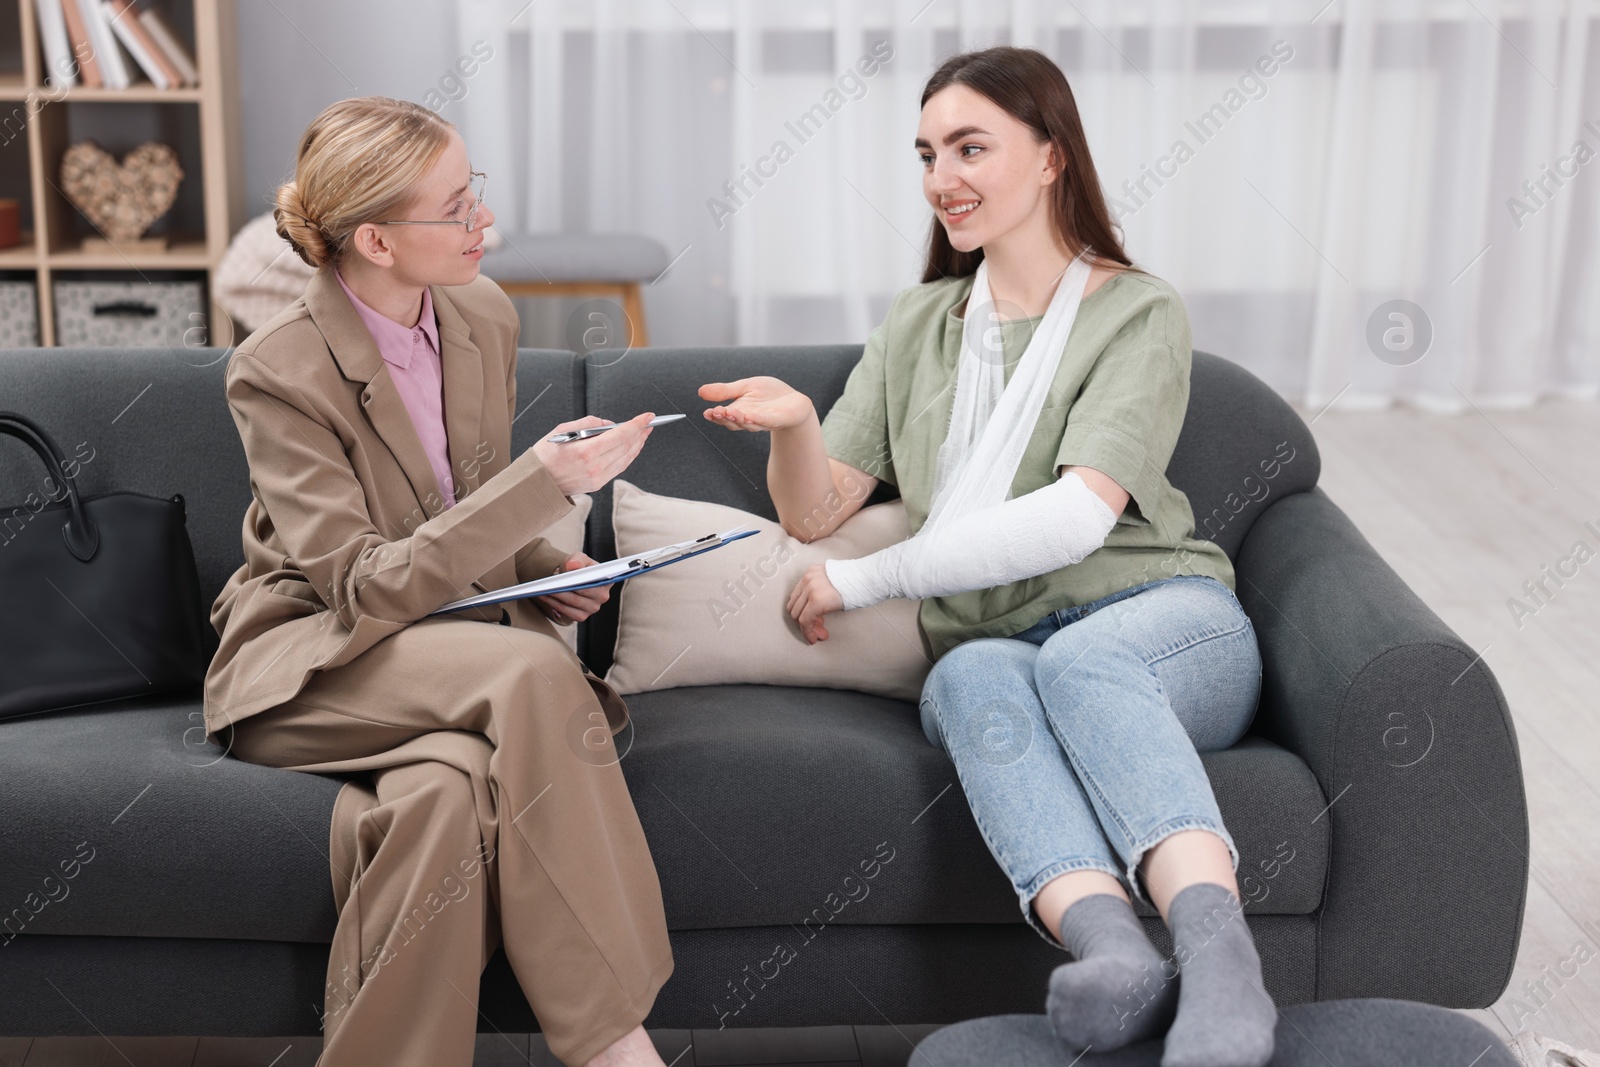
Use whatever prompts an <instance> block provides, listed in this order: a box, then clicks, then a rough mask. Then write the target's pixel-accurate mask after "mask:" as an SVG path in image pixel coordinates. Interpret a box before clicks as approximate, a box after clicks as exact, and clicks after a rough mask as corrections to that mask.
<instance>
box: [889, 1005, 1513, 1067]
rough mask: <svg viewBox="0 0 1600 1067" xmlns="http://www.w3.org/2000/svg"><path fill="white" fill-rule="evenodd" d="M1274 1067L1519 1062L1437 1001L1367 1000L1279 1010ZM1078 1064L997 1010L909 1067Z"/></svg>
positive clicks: (927, 1041)
mask: <svg viewBox="0 0 1600 1067" xmlns="http://www.w3.org/2000/svg"><path fill="white" fill-rule="evenodd" d="M1273 1039H1274V1042H1275V1047H1274V1049H1273V1053H1272V1059H1271V1060H1270V1061H1268V1067H1402V1065H1403V1067H1435V1065H1436V1067H1468V1065H1469V1064H1470V1065H1471V1067H1518V1064H1517V1060H1516V1057H1515V1056H1513V1055H1512V1054H1511V1050H1510V1049H1508V1048H1507V1047H1506V1046H1505V1043H1504V1042H1503V1041H1501V1040H1500V1039H1499V1038H1497V1037H1495V1035H1494V1034H1493V1032H1491V1031H1490V1030H1489V1029H1488V1028H1487V1027H1485V1026H1484V1025H1483V1024H1482V1023H1480V1022H1478V1021H1477V1020H1476V1019H1472V1018H1470V1017H1468V1016H1465V1015H1461V1014H1458V1013H1456V1012H1453V1011H1450V1010H1449V1009H1448V1008H1440V1007H1436V1006H1434V1005H1432V1004H1418V1003H1415V1002H1412V1001H1409V1000H1388V999H1384V998H1378V997H1373V998H1365V999H1353V1000H1325V1001H1320V1002H1317V1003H1312V1004H1295V1005H1292V1006H1290V1007H1287V1008H1283V1009H1280V1010H1279V1012H1278V1028H1277V1031H1276V1032H1275V1034H1274V1038H1273ZM1161 1052H1162V1042H1161V1041H1157V1040H1151V1041H1141V1042H1137V1043H1135V1044H1132V1045H1127V1046H1125V1047H1123V1048H1120V1049H1115V1050H1113V1051H1110V1052H1096V1051H1094V1050H1093V1049H1090V1050H1089V1051H1087V1052H1085V1053H1084V1054H1083V1055H1082V1056H1081V1057H1080V1058H1078V1059H1077V1060H1076V1065H1077V1067H1097V1065H1098V1067H1159V1064H1160V1063H1161ZM1073 1062H1074V1059H1073V1056H1072V1055H1071V1054H1070V1053H1068V1051H1067V1049H1066V1046H1064V1045H1063V1044H1062V1043H1061V1042H1060V1040H1059V1039H1057V1037H1056V1035H1055V1031H1054V1030H1052V1029H1051V1028H1050V1020H1049V1018H1047V1017H1046V1016H1043V1015H993V1016H989V1017H988V1018H983V1019H969V1020H967V1021H966V1022H960V1023H955V1024H953V1025H951V1026H946V1027H944V1028H943V1029H941V1030H935V1031H934V1032H933V1033H931V1034H929V1035H928V1036H927V1037H925V1038H923V1039H922V1040H921V1041H920V1042H918V1043H917V1047H916V1048H915V1049H914V1050H913V1051H912V1053H911V1059H910V1061H909V1063H908V1067H965V1065H968V1064H983V1065H984V1067H1067V1065H1068V1064H1071V1063H1073Z"/></svg>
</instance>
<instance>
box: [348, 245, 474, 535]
mask: <svg viewBox="0 0 1600 1067" xmlns="http://www.w3.org/2000/svg"><path fill="white" fill-rule="evenodd" d="M334 277H336V278H338V279H339V286H340V288H342V289H343V290H344V295H345V296H347V297H349V298H350V303H351V304H352V305H354V307H355V309H356V314H358V315H360V316H361V321H362V322H364V323H366V325H367V331H368V332H369V333H371V334H372V339H373V340H374V341H376V342H377V344H378V354H379V355H381V356H382V357H383V359H384V362H385V363H387V364H389V377H390V378H392V379H394V385H395V389H396V390H398V391H399V393H400V399H402V400H404V401H405V404H406V410H407V411H409V412H410V413H411V424H412V425H413V426H415V427H416V429H417V437H418V438H420V439H421V441H422V450H423V451H424V452H426V453H427V455H428V462H429V463H430V464H431V465H432V466H433V476H434V477H435V478H436V479H437V480H438V482H439V491H440V492H441V493H443V494H444V501H445V507H446V508H449V507H452V506H453V505H454V504H455V502H456V489H455V480H454V479H453V478H452V477H451V474H450V447H449V440H448V438H446V437H445V432H444V371H443V362H442V361H441V359H440V357H439V324H438V322H437V321H436V320H435V318H434V314H433V292H432V290H429V289H426V288H424V289H423V290H422V315H421V316H420V317H419V318H418V319H417V324H416V325H415V326H402V325H400V324H399V323H398V322H395V321H394V320H393V319H391V318H389V317H388V316H386V315H384V314H382V313H380V312H377V311H374V310H373V309H372V308H370V307H368V306H367V305H366V304H364V303H362V302H361V298H360V297H358V296H356V294H355V293H353V292H351V290H350V287H349V286H348V285H345V283H344V278H343V277H341V276H340V275H339V272H338V271H334Z"/></svg>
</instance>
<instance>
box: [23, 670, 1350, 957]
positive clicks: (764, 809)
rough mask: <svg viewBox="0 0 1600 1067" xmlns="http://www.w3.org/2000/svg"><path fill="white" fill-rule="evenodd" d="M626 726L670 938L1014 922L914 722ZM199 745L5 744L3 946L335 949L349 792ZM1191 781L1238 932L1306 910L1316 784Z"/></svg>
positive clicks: (865, 700) (896, 715)
mask: <svg viewBox="0 0 1600 1067" xmlns="http://www.w3.org/2000/svg"><path fill="white" fill-rule="evenodd" d="M628 704H629V708H630V710H631V712H632V720H633V721H632V724H631V725H630V726H629V727H628V728H627V729H626V730H624V732H623V733H622V734H620V735H618V737H617V745H618V750H619V751H621V752H623V753H624V755H623V757H622V767H623V773H624V774H625V775H626V777H627V779H628V784H629V788H630V790H631V792H632V795H633V798H634V805H635V807H636V808H637V810H638V812H639V819H640V822H641V824H642V825H643V826H644V829H645V834H646V836H647V838H648V840H649V842H650V850H651V854H652V856H653V858H654V860H655V863H656V867H657V870H658V872H659V874H660V878H661V885H662V893H663V896H664V898H665V902H666V910H667V918H668V922H669V925H670V926H671V927H672V928H673V929H675V930H687V929H715V928H727V927H740V926H779V925H783V924H787V923H794V924H803V923H804V922H805V920H806V918H807V917H808V916H817V915H818V909H826V911H825V912H823V914H826V915H828V920H827V921H828V922H829V923H830V924H831V923H851V924H857V923H865V924H877V923H1011V922H1015V923H1021V922H1022V916H1021V913H1020V912H1019V910H1018V907H1017V902H1016V899H1015V897H1014V896H1013V895H1012V893H1011V889H1010V886H1009V884H1008V883H1007V881H1006V879H1005V877H1004V875H1003V874H1002V873H1001V872H1000V870H999V868H998V867H997V866H996V865H995V863H994V860H993V858H992V857H991V856H990V854H989V852H988V849H987V846H985V844H984V843H983V839H982V838H981V837H980V836H979V835H978V831H977V828H976V826H975V825H974V823H973V821H972V816H971V813H970V811H969V810H968V808H967V806H966V803H965V801H964V798H963V796H962V794H961V789H960V786H959V784H957V782H956V775H955V770H954V767H953V766H952V765H951V764H950V762H949V759H948V757H947V756H945V755H944V753H942V752H941V751H939V750H938V749H935V748H934V747H933V746H931V745H929V744H928V742H927V740H926V738H924V737H923V734H922V728H921V725H920V723H919V721H918V718H917V713H916V708H915V706H914V705H911V704H908V703H904V702H902V701H897V700H889V699H886V698H882V697H872V696H866V695H863V694H857V693H850V692H845V691H839V690H817V689H799V688H789V687H782V686H760V685H736V686H704V687H693V688H682V689H668V690H661V691H658V692H653V693H641V694H638V695H636V696H633V697H629V698H628ZM200 724H201V719H200V702H199V699H198V696H197V697H196V698H195V699H193V700H191V701H163V700H159V699H154V698H150V699H145V700H137V701H121V702H117V703H115V704H106V705H101V706H97V707H94V708H83V709H79V710H76V711H68V712H56V713H52V714H48V715H39V716H31V717H27V718H22V719H14V720H10V721H7V722H3V723H0V856H3V857H4V862H3V863H0V900H4V901H6V902H7V904H8V906H12V907H13V910H12V912H10V913H9V915H8V916H7V918H9V919H10V925H9V927H8V928H7V929H6V930H5V932H4V934H0V936H7V935H16V934H93V935H106V936H111V935H122V936H141V937H186V938H193V937H220V938H246V939H261V940H279V941H318V942H328V941H330V940H331V939H332V937H333V928H334V923H335V920H336V918H337V916H336V912H335V908H334V903H333V890H332V884H331V878H330V874H329V870H328V828H329V821H330V819H331V816H332V811H333V801H334V797H335V795H336V794H337V792H338V788H339V785H340V782H341V779H340V778H338V777H336V776H324V775H313V774H305V773H301V772H297V771H285V770H279V769H277V768H272V767H262V766H257V765H254V764H250V763H245V762H243V761H241V760H238V759H236V758H234V757H231V756H230V757H226V758H220V759H219V756H221V750H220V749H218V748H216V747H215V746H210V745H207V744H206V743H205V739H204V732H203V730H202V729H201V728H200ZM1202 760H1203V761H1204V763H1205V767H1206V770H1207V772H1208V773H1209V774H1210V776H1211V781H1212V785H1213V788H1214V790H1215V792H1216V794H1217V800H1218V803H1219V804H1220V806H1221V809H1222V814H1223V818H1224V819H1225V820H1226V822H1227V824H1228V826H1229V827H1230V829H1232V831H1233V833H1234V836H1235V840H1236V842H1237V844H1238V846H1239V849H1240V853H1241V857H1242V863H1241V866H1240V870H1239V877H1240V882H1241V894H1242V896H1243V897H1244V899H1245V902H1246V910H1247V911H1249V912H1251V913H1252V914H1292V915H1303V914H1308V913H1310V912H1312V911H1314V910H1316V908H1317V907H1318V905H1319V903H1320V900H1321V893H1322V883H1323V876H1324V871H1325V868H1326V864H1327V855H1328V840H1327V828H1328V825H1329V820H1328V819H1327V818H1322V817H1320V814H1321V812H1322V809H1323V808H1324V806H1325V805H1326V803H1327V801H1326V800H1325V799H1324V797H1323V795H1322V793H1321V791H1320V790H1319V789H1318V787H1317V784H1316V782H1315V780H1314V779H1313V778H1312V775H1311V773H1310V771H1309V770H1308V769H1307V768H1306V766H1305V765H1304V764H1303V763H1302V762H1301V761H1300V760H1299V759H1298V758H1296V757H1295V756H1293V755H1291V754H1290V753H1288V752H1287V751H1285V750H1284V749H1281V748H1278V747H1277V746H1276V745H1273V744H1271V743H1270V742H1267V741H1265V740H1262V739H1258V738H1247V739H1246V740H1245V741H1243V742H1241V743H1240V744H1239V745H1238V746H1236V747H1235V748H1233V749H1230V750H1228V751H1226V752H1219V753H1212V754H1207V755H1205V756H1203V757H1202ZM80 846H86V848H87V850H88V851H83V852H80ZM90 851H92V855H91V854H89V852H90ZM885 856H887V857H889V858H888V859H887V860H885V858H884V857H885ZM74 860H77V861H79V862H78V865H77V867H76V868H75V869H74V874H73V876H72V877H70V878H67V877H65V873H64V870H63V869H62V867H61V864H62V862H63V861H68V862H69V863H70V862H71V861H74ZM874 861H876V862H877V864H878V865H879V866H878V867H872V864H873V863H874ZM863 863H866V864H867V865H868V867H869V868H871V869H873V870H875V871H877V872H878V877H876V878H874V879H870V880H866V881H864V880H863V877H862V875H863V872H864V870H865V869H864V868H863V867H862V864H863ZM852 876H853V878H852V881H850V882H848V883H847V882H846V878H851V877H852ZM47 878H48V879H51V881H50V882H48V883H47V881H46V879H47ZM1252 879H1253V882H1252V881H1251V880H1252ZM30 901H32V903H31V904H30V903H29V902H30ZM841 901H848V903H844V904H841V903H840V902H841ZM17 907H21V908H23V909H25V910H24V911H22V912H18V911H17V910H16V908H17ZM1139 909H1140V913H1141V914H1144V915H1154V914H1155V913H1154V911H1153V910H1151V909H1149V907H1148V906H1147V905H1144V904H1140V905H1139Z"/></svg>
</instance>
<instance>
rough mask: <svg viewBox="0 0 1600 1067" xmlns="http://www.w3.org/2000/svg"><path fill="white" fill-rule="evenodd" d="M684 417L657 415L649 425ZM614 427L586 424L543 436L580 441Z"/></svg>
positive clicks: (549, 439) (674, 420)
mask: <svg viewBox="0 0 1600 1067" xmlns="http://www.w3.org/2000/svg"><path fill="white" fill-rule="evenodd" d="M686 418H688V416H687V415H682V414H679V415H657V416H656V417H655V418H653V419H651V420H650V425H651V426H660V425H661V424H662V423H664V422H677V421H678V420H679V419H686ZM616 427H617V423H612V424H611V425H609V426H586V427H584V428H583V429H581V430H567V431H565V432H563V433H555V434H551V435H550V436H549V437H547V438H545V440H547V441H581V440H583V439H584V438H586V437H593V436H594V435H595V434H598V433H605V432H606V431H607V430H614V429H616Z"/></svg>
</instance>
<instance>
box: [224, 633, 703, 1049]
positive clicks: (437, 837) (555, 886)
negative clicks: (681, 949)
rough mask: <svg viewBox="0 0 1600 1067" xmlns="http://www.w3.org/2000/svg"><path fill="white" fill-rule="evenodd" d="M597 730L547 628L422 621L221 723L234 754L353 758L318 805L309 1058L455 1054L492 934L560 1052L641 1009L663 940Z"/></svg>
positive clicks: (659, 980)
mask: <svg viewBox="0 0 1600 1067" xmlns="http://www.w3.org/2000/svg"><path fill="white" fill-rule="evenodd" d="M595 724H599V725H598V726H596V725H595ZM605 724H606V720H605V717H604V713H603V711H602V710H601V704H600V702H599V700H598V698H597V697H596V696H595V694H594V691H593V690H592V689H591V688H590V686H589V683H588V682H586V681H585V680H584V676H583V674H582V672H581V670H580V669H579V668H578V667H577V666H576V665H575V664H574V663H573V661H572V659H571V657H570V655H569V654H568V653H567V652H566V650H565V649H564V648H563V647H561V645H560V640H559V638H556V637H552V636H549V635H546V634H542V633H537V632H534V631H531V630H523V629H517V628H514V627H511V626H496V625H493V624H491V623H486V622H478V621H474V620H468V619H453V618H428V619H423V620H421V621H419V622H417V623H414V624H413V625H411V626H409V627H407V628H406V629H404V630H401V631H400V632H398V633H396V634H392V635H391V636H389V637H387V638H385V639H384V640H382V641H380V642H379V643H378V644H376V645H374V646H373V647H372V648H370V649H368V650H367V651H366V652H364V653H362V654H361V655H360V656H358V657H357V658H356V659H355V660H353V661H351V662H350V663H348V664H345V665H344V666H341V667H338V668H334V669H332V670H329V671H325V672H318V673H317V674H314V675H313V676H312V678H311V680H310V682H309V683H308V684H307V686H306V687H305V688H304V689H303V690H302V691H301V692H300V693H299V694H298V695H297V696H296V698H295V699H294V700H291V701H289V702H287V703H285V704H281V705H278V706H277V707H274V708H270V709H268V710H267V711H265V712H262V713H260V714H259V715H256V716H252V717H250V718H248V719H245V720H243V721H242V722H240V723H238V724H236V725H235V727H234V735H233V739H232V751H233V753H234V754H235V755H237V756H238V757H239V758H241V759H244V760H247V761H249V762H252V763H261V764H266V765H268V766H273V767H285V768H289V769H293V770H301V771H326V772H348V771H362V770H365V771H371V772H372V775H371V782H372V784H371V786H368V785H366V784H365V782H364V781H362V780H360V779H358V780H356V781H352V782H350V783H347V784H346V785H345V786H344V787H343V788H342V789H341V790H340V792H339V796H338V799H337V801H336V803H335V812H334V818H333V828H332V831H331V840H330V848H329V851H330V861H331V865H332V870H333V882H334V897H335V900H336V902H337V904H338V907H339V921H338V926H337V928H336V930H335V933H334V939H333V946H332V950H331V952H330V955H329V957H328V984H327V989H326V996H325V1002H324V1006H323V1012H324V1016H323V1053H322V1057H321V1058H320V1059H319V1060H318V1064H319V1065H320V1067H355V1065H366V1064H371V1065H374V1067H378V1065H381V1067H404V1065H410V1064H415V1065H417V1067H424V1065H425V1067H451V1065H456V1064H459V1065H461V1067H468V1065H470V1064H471V1062H472V1055H473V1043H474V1035H475V1034H476V1032H477V1029H478V1025H477V1024H478V1012H477V1005H478V982H479V979H480V977H481V976H482V974H483V969H484V967H485V966H486V965H487V963H488V961H489V958H490V956H491V955H492V954H493V953H494V950H495V948H496V947H497V946H499V945H500V944H502V943H503V944H504V945H505V951H506V957H507V959H508V960H509V961H510V963H511V967H512V969H513V971H515V972H516V975H517V980H518V982H519V983H520V984H521V986H522V991H523V994H524V995H525V996H526V997H527V999H528V1003H529V1005H530V1006H531V1007H532V1008H533V1011H534V1014H535V1016H536V1017H537V1018H538V1020H539V1025H540V1028H541V1030H542V1031H543V1032H544V1034H545V1037H546V1040H547V1041H548V1042H549V1045H550V1050H551V1051H552V1052H553V1053H554V1054H555V1055H556V1056H557V1057H559V1058H560V1059H561V1060H562V1061H563V1062H565V1063H567V1064H574V1065H576V1064H582V1063H583V1062H585V1061H587V1060H588V1059H590V1058H591V1057H593V1056H594V1055H595V1054H597V1053H598V1052H600V1051H601V1050H602V1049H604V1048H606V1047H607V1046H609V1045H610V1044H612V1043H613V1042H615V1041H616V1040H617V1039H618V1038H620V1037H622V1036H623V1035H625V1034H627V1033H628V1032H630V1031H631V1030H633V1029H634V1028H635V1027H636V1026H638V1025H639V1024H640V1023H641V1022H642V1021H643V1020H644V1017H645V1016H646V1015H647V1014H649V1011H650V1008H651V1005H652V1004H653V1003H654V1001H655V996H656V993H657V992H658V991H659V990H660V989H661V986H662V985H663V984H664V983H665V982H666V980H667V978H668V976H669V975H671V973H672V967H673V961H672V950H671V946H670V944H669V943H668V940H667V925H666V914H665V910H664V909H663V907H662V903H661V885H660V882H659V881H658V879H657V877H656V870H655V864H654V862H653V860H652V859H651V856H650V850H649V847H648V845H647V844H646V842H645V837H644V833H643V831H642V830H641V828H640V826H639V819H638V814H637V812H636V811H635V810H634V807H633V800H632V797H631V796H630V795H629V793H628V788H627V784H626V783H625V782H624V780H623V777H622V771H621V767H620V766H619V765H618V763H617V751H616V748H615V745H614V743H613V741H612V738H611V733H610V729H608V728H607V727H606V725H605ZM488 1022H489V1023H491V1024H492V1023H493V1020H488Z"/></svg>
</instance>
